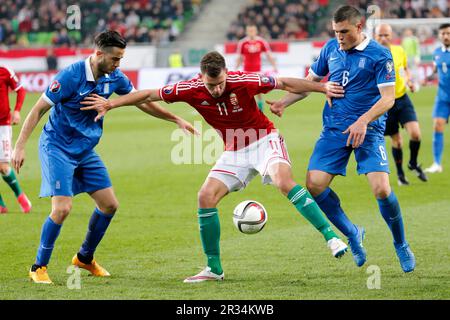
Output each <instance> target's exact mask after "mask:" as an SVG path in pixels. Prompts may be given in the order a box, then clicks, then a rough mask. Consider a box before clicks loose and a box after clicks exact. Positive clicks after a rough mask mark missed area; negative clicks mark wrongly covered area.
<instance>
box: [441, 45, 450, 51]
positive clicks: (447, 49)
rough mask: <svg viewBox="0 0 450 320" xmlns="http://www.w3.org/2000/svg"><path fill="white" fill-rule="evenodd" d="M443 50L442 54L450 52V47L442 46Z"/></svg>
mask: <svg viewBox="0 0 450 320" xmlns="http://www.w3.org/2000/svg"><path fill="white" fill-rule="evenodd" d="M441 49H442V52H445V51H448V52H450V47H446V46H442V47H441Z"/></svg>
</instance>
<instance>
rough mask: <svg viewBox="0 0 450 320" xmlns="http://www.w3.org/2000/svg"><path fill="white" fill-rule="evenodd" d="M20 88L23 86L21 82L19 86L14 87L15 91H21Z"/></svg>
mask: <svg viewBox="0 0 450 320" xmlns="http://www.w3.org/2000/svg"><path fill="white" fill-rule="evenodd" d="M20 88H22V85H21V84H19V85H18V86H17V88H15V89H14V91H16V92H17V91H19V89H20Z"/></svg>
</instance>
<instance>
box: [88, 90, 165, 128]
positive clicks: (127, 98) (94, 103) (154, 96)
mask: <svg viewBox="0 0 450 320" xmlns="http://www.w3.org/2000/svg"><path fill="white" fill-rule="evenodd" d="M160 100H161V97H160V96H159V90H157V89H148V90H138V91H134V92H131V93H129V94H126V95H123V96H121V97H119V98H115V99H109V100H108V99H105V98H103V97H101V96H99V95H97V94H92V95H89V96H88V97H86V98H85V99H84V100H83V101H81V104H82V105H85V106H86V107H83V108H80V109H81V110H83V111H86V110H96V111H97V113H98V114H97V116H96V117H95V120H94V121H97V120H99V119H100V118H101V117H103V116H104V115H105V114H106V113H107V112H108V111H109V110H111V109H114V108H119V107H122V106H131V105H133V106H134V105H137V104H141V103H144V102H151V101H160Z"/></svg>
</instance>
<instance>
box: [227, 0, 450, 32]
mask: <svg viewBox="0 0 450 320" xmlns="http://www.w3.org/2000/svg"><path fill="white" fill-rule="evenodd" d="M344 3H345V4H349V5H354V6H356V7H359V8H360V9H361V11H362V12H365V11H366V9H367V7H368V6H369V5H377V6H379V7H380V9H381V18H386V19H388V18H442V17H449V16H450V8H449V6H448V4H447V0H407V1H403V0H348V1H339V2H338V1H332V0H330V1H329V0H313V1H308V0H300V1H299V0H252V1H250V3H249V5H248V6H247V7H245V8H244V9H243V10H242V11H241V12H240V14H239V15H238V17H237V18H236V20H235V21H233V22H232V23H231V26H230V27H229V29H228V31H227V39H228V40H229V41H237V40H239V39H241V38H243V37H244V36H245V26H246V25H247V24H250V23H254V24H256V25H257V26H258V28H259V32H260V35H261V36H262V37H263V38H266V39H272V40H301V39H305V38H313V37H319V38H328V37H330V36H334V34H333V31H332V29H331V25H330V24H329V23H326V24H325V25H324V24H321V23H320V21H323V19H329V15H327V11H328V10H329V9H330V8H331V6H334V7H335V6H337V5H339V4H344ZM318 26H326V28H327V30H326V31H323V30H321V29H320V28H318Z"/></svg>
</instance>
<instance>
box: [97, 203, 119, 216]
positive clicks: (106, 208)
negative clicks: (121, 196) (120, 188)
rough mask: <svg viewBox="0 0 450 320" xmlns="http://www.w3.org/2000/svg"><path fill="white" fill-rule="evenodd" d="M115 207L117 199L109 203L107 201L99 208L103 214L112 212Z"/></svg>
mask: <svg viewBox="0 0 450 320" xmlns="http://www.w3.org/2000/svg"><path fill="white" fill-rule="evenodd" d="M117 209H119V202H118V201H117V200H115V201H112V202H111V203H108V204H106V205H105V206H103V207H102V208H100V210H101V211H102V212H103V213H105V214H114V213H116V211H117Z"/></svg>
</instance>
